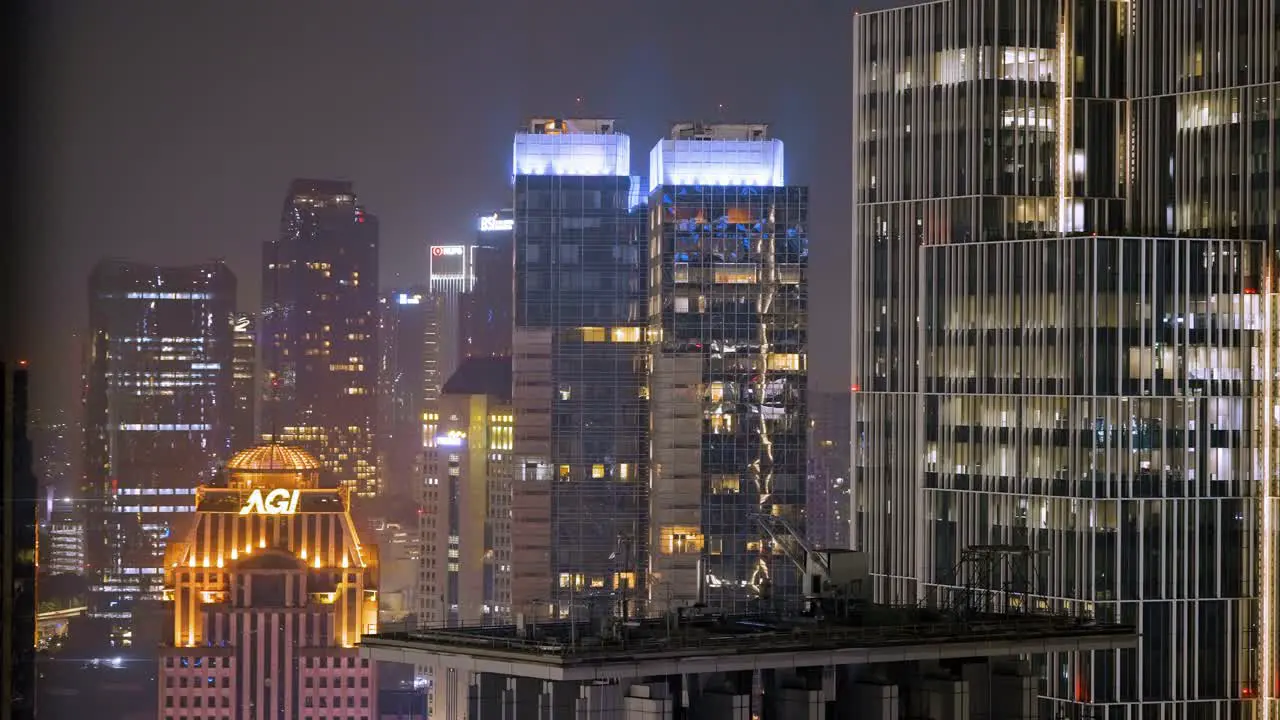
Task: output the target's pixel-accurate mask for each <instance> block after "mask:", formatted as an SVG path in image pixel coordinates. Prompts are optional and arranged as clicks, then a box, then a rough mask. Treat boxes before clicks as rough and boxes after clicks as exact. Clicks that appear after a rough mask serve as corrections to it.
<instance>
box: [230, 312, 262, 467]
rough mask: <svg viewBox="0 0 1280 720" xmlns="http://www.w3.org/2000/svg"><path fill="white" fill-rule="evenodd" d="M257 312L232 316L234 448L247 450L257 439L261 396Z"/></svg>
mask: <svg viewBox="0 0 1280 720" xmlns="http://www.w3.org/2000/svg"><path fill="white" fill-rule="evenodd" d="M255 320H256V316H255V315H253V314H251V313H237V314H235V315H232V316H231V338H232V352H231V395H232V402H233V413H232V419H231V449H232V450H233V451H234V452H239V451H241V450H246V449H248V448H250V447H253V446H254V445H255V444H256V443H257V437H258V436H257V431H256V422H257V417H256V415H255V412H256V410H257V400H258V385H257V376H258V373H257V370H258V326H257V323H256V322H255Z"/></svg>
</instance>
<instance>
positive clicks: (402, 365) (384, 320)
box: [378, 287, 444, 499]
mask: <svg viewBox="0 0 1280 720" xmlns="http://www.w3.org/2000/svg"><path fill="white" fill-rule="evenodd" d="M443 312H444V299H443V298H442V297H440V296H439V295H432V294H431V293H429V292H427V290H426V288H422V287H414V288H408V289H405V290H393V291H391V292H388V293H385V294H384V295H383V296H382V300H381V308H380V313H381V317H380V321H379V322H380V326H381V327H380V330H379V333H380V339H379V343H380V345H381V357H380V361H379V373H378V374H379V377H378V406H379V410H378V427H379V433H380V449H379V458H380V461H381V463H382V465H381V476H382V492H383V493H384V494H389V495H392V496H396V497H398V498H401V499H404V498H414V497H416V496H417V493H418V488H417V482H418V480H419V474H418V469H419V468H420V465H421V460H422V451H423V437H422V428H423V422H424V419H423V413H424V412H426V411H427V409H428V407H429V405H430V404H431V403H433V402H434V401H435V400H436V399H437V398H439V396H440V387H441V385H442V384H443V382H444V379H443V378H441V377H440V372H439V368H438V366H437V361H438V359H439V355H438V353H437V350H438V348H439V334H440V317H441V315H442V313H443Z"/></svg>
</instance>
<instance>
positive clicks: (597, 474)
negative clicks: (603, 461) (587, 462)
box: [591, 465, 604, 478]
mask: <svg viewBox="0 0 1280 720" xmlns="http://www.w3.org/2000/svg"><path fill="white" fill-rule="evenodd" d="M591 477H593V478H602V477H604V465H592V466H591Z"/></svg>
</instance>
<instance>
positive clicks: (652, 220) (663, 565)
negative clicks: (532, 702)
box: [647, 123, 809, 611]
mask: <svg viewBox="0 0 1280 720" xmlns="http://www.w3.org/2000/svg"><path fill="white" fill-rule="evenodd" d="M649 168H650V170H649V185H650V196H649V243H650V250H649V258H650V262H651V263H653V267H652V269H651V270H650V272H649V313H650V318H649V330H648V333H647V335H648V339H649V353H650V356H651V358H650V363H651V373H652V374H651V377H650V382H649V401H650V413H651V415H652V421H651V423H650V427H651V429H652V433H653V437H652V445H653V454H652V458H653V471H652V482H651V485H650V488H651V489H650V498H649V508H650V512H649V516H650V529H649V547H650V558H651V560H650V570H651V572H652V575H653V577H652V581H653V587H652V588H651V589H650V597H651V598H652V599H653V601H654V603H655V604H656V605H657V606H658V607H659V608H663V607H669V606H672V605H676V606H681V605H690V604H692V603H695V602H698V601H704V602H706V603H707V604H709V605H712V606H715V607H721V608H725V609H727V610H732V611H743V610H747V609H749V608H751V607H752V606H753V605H754V604H756V603H757V601H758V600H772V599H774V598H776V599H777V600H779V601H782V600H786V599H789V598H794V599H799V598H800V597H801V589H802V588H801V583H800V578H799V572H798V571H797V569H796V568H794V567H792V566H791V564H790V562H789V561H787V560H786V559H785V556H782V555H778V554H776V553H775V552H774V549H773V546H772V543H771V542H770V541H769V539H768V534H767V532H766V530H765V528H764V527H763V526H762V525H761V519H760V518H759V517H758V516H759V515H768V516H773V517H778V518H782V519H784V520H785V521H786V522H787V523H788V524H789V525H790V526H791V528H793V529H794V530H795V531H796V532H798V533H803V532H804V507H805V482H806V477H807V467H806V458H807V456H808V452H807V447H806V442H807V437H808V427H807V423H808V417H807V414H806V411H805V397H806V385H807V383H806V380H807V376H808V359H807V347H808V337H807V326H808V310H807V289H808V287H807V281H806V269H807V264H808V258H809V251H808V222H809V218H808V189H807V188H804V187H798V186H787V185H786V184H785V180H784V175H783V147H782V142H781V141H780V140H777V139H774V138H770V137H769V135H768V127H767V126H765V125H710V126H704V125H696V124H692V123H682V124H678V125H676V126H674V127H673V128H672V131H671V135H670V137H669V138H668V139H665V140H661V141H659V142H658V144H657V145H655V146H654V148H653V151H652V152H651V153H650V156H649Z"/></svg>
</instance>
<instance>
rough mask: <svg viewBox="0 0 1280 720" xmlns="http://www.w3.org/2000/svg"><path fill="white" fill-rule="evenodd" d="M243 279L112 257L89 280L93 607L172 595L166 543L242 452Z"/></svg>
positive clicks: (219, 269) (123, 610) (113, 607)
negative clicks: (237, 341)
mask: <svg viewBox="0 0 1280 720" xmlns="http://www.w3.org/2000/svg"><path fill="white" fill-rule="evenodd" d="M235 298H236V279H235V276H234V275H232V274H231V271H230V270H229V269H227V267H226V266H225V265H223V264H221V263H209V264H206V265H197V266H190V267H172V268H169V267H156V266H154V265H146V264H141V263H130V262H123V261H116V260H106V261H103V262H101V263H99V264H98V265H97V266H96V267H95V268H94V270H93V273H92V275H91V276H90V279H89V323H90V336H91V342H92V348H91V351H90V352H91V357H90V364H89V372H88V377H87V383H86V395H85V457H86V462H85V477H86V483H87V487H86V489H85V491H84V492H83V493H82V497H81V500H82V502H83V503H84V504H85V512H86V524H85V527H86V547H85V553H86V557H85V560H86V564H87V568H86V569H87V571H88V574H89V576H90V583H91V592H90V602H89V611H90V613H92V614H95V615H97V616H100V617H108V618H114V619H116V620H120V621H124V620H126V619H128V618H130V617H131V612H132V608H133V607H134V606H135V604H136V603H138V602H139V601H146V600H160V599H162V596H163V593H162V591H163V583H164V565H163V561H164V550H165V544H166V543H167V542H168V539H169V538H170V537H171V535H172V533H173V531H174V523H175V522H178V521H179V520H180V518H181V517H183V516H184V515H185V514H187V513H189V512H190V511H191V508H192V506H193V505H194V502H195V489H196V488H197V487H198V486H200V485H202V484H206V483H208V482H210V481H211V480H212V478H213V474H214V472H215V470H216V468H217V465H218V462H219V461H220V460H223V459H225V458H226V457H227V456H228V455H229V453H230V448H231V421H232V408H233V402H232V391H231V388H232V358H233V354H232V344H233V343H232V328H231V324H230V323H229V322H227V318H229V317H230V316H231V313H232V311H233V309H234V307H235Z"/></svg>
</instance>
